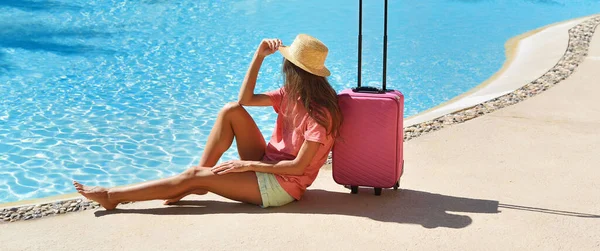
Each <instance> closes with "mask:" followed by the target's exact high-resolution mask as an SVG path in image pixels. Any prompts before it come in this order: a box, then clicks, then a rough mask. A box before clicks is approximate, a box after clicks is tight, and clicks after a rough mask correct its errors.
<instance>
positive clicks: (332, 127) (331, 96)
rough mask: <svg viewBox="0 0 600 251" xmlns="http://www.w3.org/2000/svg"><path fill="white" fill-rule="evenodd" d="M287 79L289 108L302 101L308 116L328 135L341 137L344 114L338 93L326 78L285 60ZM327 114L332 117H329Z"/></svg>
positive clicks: (286, 87) (285, 75)
mask: <svg viewBox="0 0 600 251" xmlns="http://www.w3.org/2000/svg"><path fill="white" fill-rule="evenodd" d="M282 71H283V76H284V79H285V85H284V88H285V91H286V95H288V97H287V101H288V102H290V103H288V104H287V107H293V103H294V102H298V101H300V103H301V104H302V105H303V106H304V108H305V109H306V111H307V112H308V115H309V116H310V117H311V118H312V119H314V120H315V121H316V122H317V123H319V124H320V125H322V126H323V127H325V129H326V130H327V135H332V136H333V137H337V136H339V129H340V126H341V124H342V112H341V111H340V107H339V106H338V100H337V93H336V92H335V90H334V89H333V87H331V85H330V84H329V81H327V79H326V78H325V77H321V76H317V75H314V74H311V73H309V72H307V71H305V70H303V69H302V68H300V67H298V66H296V65H294V64H293V63H291V62H290V61H288V60H287V59H285V58H283V66H282ZM327 112H329V115H330V116H331V120H330V119H329V117H328V114H327Z"/></svg>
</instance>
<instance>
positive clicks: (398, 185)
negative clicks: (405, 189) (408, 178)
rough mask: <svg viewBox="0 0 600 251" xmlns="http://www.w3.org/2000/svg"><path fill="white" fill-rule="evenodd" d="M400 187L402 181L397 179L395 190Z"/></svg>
mask: <svg viewBox="0 0 600 251" xmlns="http://www.w3.org/2000/svg"><path fill="white" fill-rule="evenodd" d="M399 187H400V181H396V185H394V190H398V188H399Z"/></svg>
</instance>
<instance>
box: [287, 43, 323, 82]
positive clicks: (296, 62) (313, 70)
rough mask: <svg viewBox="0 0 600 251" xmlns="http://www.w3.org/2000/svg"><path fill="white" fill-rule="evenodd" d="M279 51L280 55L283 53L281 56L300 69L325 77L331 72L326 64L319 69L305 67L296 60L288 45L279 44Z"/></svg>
mask: <svg viewBox="0 0 600 251" xmlns="http://www.w3.org/2000/svg"><path fill="white" fill-rule="evenodd" d="M279 53H281V55H283V57H284V58H285V59H287V60H288V61H290V62H292V63H293V64H294V65H296V66H298V67H300V68H301V69H302V70H305V71H307V72H309V73H311V74H314V75H317V76H321V77H327V76H329V75H331V72H329V69H327V67H326V66H323V68H320V69H315V68H311V67H307V66H306V65H304V64H302V63H300V62H298V60H296V59H295V58H294V57H293V56H292V54H291V53H290V51H289V47H287V46H283V45H282V46H279Z"/></svg>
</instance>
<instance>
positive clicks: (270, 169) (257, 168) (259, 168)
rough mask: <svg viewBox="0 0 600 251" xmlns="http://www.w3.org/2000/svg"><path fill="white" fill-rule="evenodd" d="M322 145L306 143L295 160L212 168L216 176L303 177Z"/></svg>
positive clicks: (241, 163)
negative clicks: (255, 173)
mask: <svg viewBox="0 0 600 251" xmlns="http://www.w3.org/2000/svg"><path fill="white" fill-rule="evenodd" d="M320 147H321V143H318V142H314V141H304V143H303V144H302V147H301V148H300V151H299V152H298V156H296V158H295V159H293V160H282V161H243V160H235V161H227V162H225V163H222V164H219V165H217V166H215V167H213V168H212V171H213V172H214V173H216V174H226V173H229V172H246V171H254V172H262V173H272V174H283V175H302V174H304V169H305V168H306V167H307V166H308V165H310V162H311V161H312V159H313V158H314V157H315V155H316V154H317V151H318V150H319V148H320Z"/></svg>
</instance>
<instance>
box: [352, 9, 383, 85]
mask: <svg viewBox="0 0 600 251" xmlns="http://www.w3.org/2000/svg"><path fill="white" fill-rule="evenodd" d="M362 5H363V4H362V0H359V1H358V83H357V86H358V87H357V88H352V91H354V92H369V93H373V92H374V91H373V90H374V89H375V90H377V92H376V93H385V92H387V91H388V90H387V89H386V76H387V13H388V0H385V8H384V16H383V79H382V80H383V81H382V82H383V85H382V88H381V89H378V88H376V87H361V84H360V82H361V75H362V74H361V66H362Z"/></svg>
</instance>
